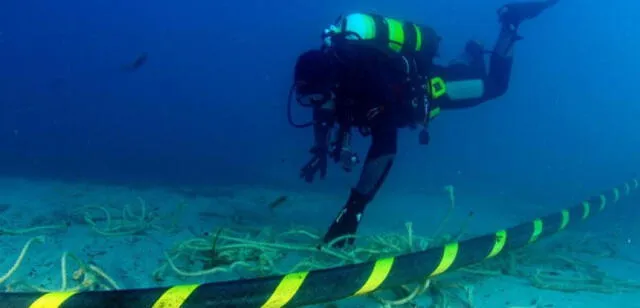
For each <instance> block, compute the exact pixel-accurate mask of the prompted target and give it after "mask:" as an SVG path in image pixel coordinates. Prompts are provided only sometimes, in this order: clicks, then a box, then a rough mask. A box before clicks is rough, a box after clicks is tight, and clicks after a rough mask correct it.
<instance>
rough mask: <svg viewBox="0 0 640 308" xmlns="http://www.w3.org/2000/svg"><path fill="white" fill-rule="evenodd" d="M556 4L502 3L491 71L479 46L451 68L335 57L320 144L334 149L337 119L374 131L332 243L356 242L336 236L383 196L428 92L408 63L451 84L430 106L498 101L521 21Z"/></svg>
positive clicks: (318, 119) (407, 58)
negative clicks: (406, 131)
mask: <svg viewBox="0 0 640 308" xmlns="http://www.w3.org/2000/svg"><path fill="white" fill-rule="evenodd" d="M557 2H558V0H546V1H534V2H524V3H521V2H519V3H510V4H507V5H505V6H503V7H502V8H501V9H500V10H499V11H498V14H499V16H500V21H501V25H502V27H501V31H500V35H499V37H498V40H497V41H496V44H495V46H494V48H493V50H492V51H491V55H490V57H489V68H488V70H487V69H486V67H485V59H484V58H485V57H484V51H483V50H482V49H476V51H475V53H476V54H475V55H474V54H473V53H474V52H473V50H471V51H472V52H471V57H469V59H467V61H465V62H459V63H454V64H450V65H448V66H440V65H435V64H433V63H432V60H433V59H428V60H427V61H424V59H412V55H402V56H400V57H393V56H391V57H384V56H383V57H380V56H379V53H378V54H376V53H375V52H374V53H371V54H370V53H368V52H365V51H360V52H356V53H348V52H347V53H345V54H341V53H340V52H337V55H338V57H337V58H338V59H339V60H340V61H337V62H336V63H337V66H338V70H337V72H338V83H337V86H336V88H335V90H334V92H335V98H334V99H333V102H332V105H331V106H329V105H325V106H323V107H322V108H316V109H315V110H314V121H315V123H316V124H315V125H314V132H315V138H316V143H318V144H317V145H318V146H320V147H322V148H328V144H327V143H328V140H329V137H328V131H329V129H328V127H331V126H333V124H336V122H337V124H338V125H339V126H340V129H342V130H344V131H348V130H350V129H351V128H353V127H358V128H360V129H363V128H364V129H365V130H366V131H367V133H369V134H370V135H371V146H370V148H369V151H368V153H367V157H366V159H365V162H364V165H363V169H362V172H361V174H360V179H359V180H358V183H357V184H356V186H355V188H353V189H352V191H351V195H350V196H349V200H348V201H347V202H346V204H345V205H344V207H343V208H342V210H341V211H340V212H339V214H338V215H337V217H336V219H335V220H334V222H333V223H332V225H331V227H330V228H329V231H328V232H327V234H326V235H325V238H324V240H325V242H335V243H333V244H335V245H337V246H342V245H344V244H345V243H353V238H347V239H342V240H338V241H334V240H335V239H337V238H340V237H342V236H344V235H352V234H355V232H356V230H357V227H358V224H359V222H360V220H361V218H362V215H363V212H364V209H365V207H366V205H367V204H368V203H369V202H370V201H371V200H372V199H373V197H374V196H375V195H376V193H377V192H378V190H379V189H380V187H381V186H382V183H383V182H384V180H385V179H386V177H387V175H388V173H389V170H390V169H391V166H392V165H393V161H394V158H395V155H396V152H397V146H398V145H397V143H398V129H399V128H402V127H406V126H411V125H415V124H416V123H415V119H416V118H415V114H414V113H415V109H412V108H411V102H412V99H413V100H414V102H415V99H416V98H417V99H418V100H419V99H420V98H419V97H417V96H420V95H421V93H422V94H424V91H422V92H421V91H415V88H416V87H415V85H416V84H415V83H409V84H407V82H406V80H407V76H415V74H413V73H414V72H412V71H411V67H414V66H412V65H409V64H410V63H414V64H416V63H420V65H415V67H414V68H416V71H417V72H416V73H417V75H423V74H425V72H426V75H428V76H425V79H429V78H430V77H433V76H437V77H439V78H441V80H442V81H444V84H445V85H446V91H445V94H443V95H442V96H437V97H434V96H432V97H430V99H429V100H430V101H429V106H430V108H429V110H430V111H431V110H435V109H440V110H447V109H458V108H468V107H472V106H476V105H478V104H481V103H483V102H486V101H489V100H492V99H494V98H496V97H499V96H501V95H503V94H504V93H505V92H506V91H507V88H508V86H509V79H510V75H511V66H512V62H513V57H512V47H513V44H514V42H516V41H517V40H519V39H520V37H519V36H518V34H517V29H518V26H519V24H520V23H521V22H522V21H523V20H526V19H530V18H533V17H535V16H537V15H538V14H539V13H540V12H542V11H543V10H545V9H546V8H548V7H550V6H552V5H555V4H556V3H557ZM469 46H470V45H467V47H469ZM472 49H473V48H472ZM467 51H469V49H467ZM414 60H415V61H414ZM423 112H424V108H423Z"/></svg>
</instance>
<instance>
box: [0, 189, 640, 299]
mask: <svg viewBox="0 0 640 308" xmlns="http://www.w3.org/2000/svg"><path fill="white" fill-rule="evenodd" d="M345 198H346V192H345V194H334V195H332V194H327V193H326V192H316V191H311V190H309V191H290V190H287V189H283V188H278V187H267V186H264V187H259V186H224V187H223V186H219V187H207V188H193V187H178V188H176V187H172V188H166V187H164V188H148V187H147V188H131V187H124V186H107V185H97V184H82V183H66V182H55V181H44V180H29V179H20V178H3V179H0V235H2V236H0V247H1V248H0V249H2V250H1V251H2V252H3V254H2V258H0V287H1V288H2V289H3V290H4V291H6V292H15V291H32V290H61V289H74V288H80V289H83V290H89V289H114V288H120V289H129V288H143V287H154V286H166V285H174V284H185V283H202V282H209V281H220V280H229V279H238V278H240V277H239V274H238V271H236V268H235V266H236V265H237V264H236V265H234V264H233V262H232V261H233V260H231V259H236V258H238V259H241V260H243V261H247V260H249V259H250V257H248V256H247V255H246V251H240V250H237V251H234V250H229V251H227V252H225V253H221V254H219V255H216V256H214V257H212V258H209V259H206V260H204V259H202V254H201V253H202V251H203V250H204V248H203V247H204V246H206V245H208V243H210V242H209V241H211V243H213V244H212V245H219V246H220V247H222V245H230V244H229V243H230V241H232V240H233V239H234V238H243V239H245V240H250V241H260V240H264V241H269V240H271V241H273V239H274V238H280V237H282V238H284V237H286V236H290V235H292V233H286V232H290V231H292V230H294V231H295V234H293V235H298V236H300V235H301V237H293V236H292V237H291V238H287V240H289V241H290V242H288V243H290V244H291V246H294V247H304V245H307V244H308V245H313V241H315V240H316V239H314V237H313V236H319V235H321V234H322V232H321V231H324V228H326V227H327V225H328V224H329V222H330V221H331V219H332V218H333V216H334V215H335V214H336V212H337V211H338V210H339V208H340V206H341V205H342V203H343V202H344V200H345ZM454 200H455V202H454V204H452V202H451V201H452V199H451V195H450V194H449V193H448V192H447V191H445V190H443V192H442V194H436V195H427V194H426V193H421V192H405V193H400V192H398V193H386V194H381V195H380V197H379V198H378V199H377V200H376V201H375V202H374V203H373V204H372V205H370V207H369V209H368V212H367V216H366V219H365V220H364V221H363V225H362V229H361V234H362V235H363V236H373V235H378V234H389V232H394V233H396V234H397V235H394V236H404V234H406V233H407V230H408V228H409V229H410V230H411V233H412V234H414V235H415V237H416V238H418V237H420V236H424V239H429V241H431V240H432V242H430V243H431V245H433V243H436V242H437V241H438V237H445V234H459V233H460V232H463V233H464V235H465V237H469V236H472V235H480V234H484V233H487V232H494V231H496V230H498V229H503V228H506V227H509V226H512V225H515V224H517V223H520V222H524V221H528V220H531V219H533V218H536V217H537V216H538V215H541V214H546V212H544V209H542V208H540V207H536V206H533V205H531V204H524V202H523V203H522V204H518V203H517V200H504V199H501V198H495V199H491V198H487V197H478V196H475V197H474V196H469V195H459V196H456V197H455V199H454ZM505 203H508V207H507V204H505ZM471 205H473V206H471ZM484 205H486V206H484ZM505 208H506V209H509V210H505ZM516 209H519V210H516ZM471 213H472V214H471ZM596 219H597V218H596ZM407 222H411V224H407ZM461 228H463V229H464V230H461ZM225 239H226V240H225ZM629 239H630V235H629V233H628V232H627V233H625V232H623V231H621V229H620V228H618V229H616V230H610V229H608V228H600V227H598V228H590V226H588V225H587V226H585V227H584V228H580V229H578V230H568V231H566V232H564V233H562V234H559V235H556V236H553V237H552V238H551V239H548V240H546V241H543V242H541V243H537V244H534V245H532V246H531V247H528V248H525V250H523V251H521V252H519V253H517V254H514V257H513V260H515V263H514V264H512V265H511V268H510V269H509V270H508V271H505V270H504V269H501V268H499V266H497V265H495V264H494V265H490V264H489V265H483V264H481V265H478V266H476V267H473V268H471V269H467V270H460V271H457V272H453V273H447V274H444V275H443V276H442V277H441V278H438V279H435V280H434V281H433V282H432V283H431V285H432V287H433V288H437V292H424V293H421V294H420V295H418V296H416V297H415V298H413V299H412V300H410V301H408V302H407V303H406V304H404V305H401V306H399V307H454V308H455V307H461V308H463V307H478V308H482V307H491V308H496V307H521V308H523V307H527V308H529V307H531V308H536V307H586V308H589V307H640V300H639V299H640V257H638V254H639V253H640V248H639V247H638V246H636V245H635V243H634V242H632V241H630V240H629ZM218 241H219V242H218ZM27 243H28V244H29V245H27V248H28V249H27V250H24V249H23V248H24V247H25V244H27ZM203 245H204V246H203ZM200 248H203V249H200ZM23 251H24V255H23V258H20V255H21V252H23ZM295 253H300V256H299V257H293V258H292V257H291V255H292V254H295ZM304 253H305V252H304V251H303V250H302V249H298V250H295V249H294V250H293V251H292V252H290V253H289V254H287V255H288V257H286V258H284V257H282V255H283V254H281V253H279V252H278V251H274V250H269V254H268V255H267V254H266V253H265V254H264V255H259V256H254V257H255V258H254V259H252V260H253V261H255V262H254V263H255V265H254V266H253V267H250V268H245V270H243V271H242V275H247V274H248V273H252V274H265V273H266V274H269V273H278V272H288V271H289V270H291V269H294V268H296V265H300V261H305V260H306V261H308V260H309V259H308V258H307V257H308V256H305V255H304ZM16 260H20V263H19V266H17V267H15V266H14V264H16ZM168 260H171V261H172V262H168ZM212 260H213V261H212ZM314 260H315V259H314ZM206 262H210V263H211V262H213V264H208V263H206ZM325 265H327V266H329V265H331V264H329V263H325ZM218 266H219V268H220V270H211V269H214V268H218ZM238 266H240V265H238ZM316 266H318V263H316ZM173 267H175V268H173ZM240 267H241V266H240ZM63 268H64V270H63ZM176 269H177V270H176ZM203 269H208V270H207V271H206V272H203ZM5 273H6V275H5ZM540 273H542V276H539V275H538V274H540ZM63 275H64V277H65V279H62V276H63ZM636 281H638V282H636ZM392 294H395V293H390V292H381V293H377V294H376V295H377V297H379V298H387V299H394V298H391V297H389V296H391V295H392ZM434 294H435V295H434ZM438 294H439V296H438ZM395 299H397V298H395ZM323 306H325V305H320V306H318V307H323ZM336 306H337V307H385V304H383V303H381V301H380V299H375V298H373V297H359V298H351V299H347V300H343V301H339V302H336V303H333V304H332V307H336ZM387 306H388V305H387Z"/></svg>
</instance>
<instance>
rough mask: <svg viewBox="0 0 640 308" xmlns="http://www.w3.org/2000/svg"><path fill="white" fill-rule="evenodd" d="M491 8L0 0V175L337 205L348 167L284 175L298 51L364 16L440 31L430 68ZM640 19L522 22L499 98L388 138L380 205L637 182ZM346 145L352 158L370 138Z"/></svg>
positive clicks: (550, 198) (291, 138)
mask: <svg viewBox="0 0 640 308" xmlns="http://www.w3.org/2000/svg"><path fill="white" fill-rule="evenodd" d="M502 4H504V2H503V1H497V0H482V1H480V0H479V1H467V0H447V1H444V0H432V1H382V0H375V1H371V0H370V1H361V0H353V1H335V0H328V1H301V0H290V1H260V0H242V1H240V0H239V1H202V0H198V1H195V0H185V1H165V0H159V1H148V0H139V1H130V0H128V1H123V0H109V1H106V0H101V1H76V0H64V1H37V0H20V1H18V0H4V1H1V2H0V176H2V177H3V178H7V179H11V178H20V179H26V180H38V181H54V182H67V183H70V184H73V185H76V184H78V183H91V184H106V185H117V186H124V187H131V188H149V187H167V188H172V187H197V188H202V187H214V186H217V185H249V186H250V185H258V186H261V187H269V188H272V189H276V190H277V189H286V190H288V191H298V192H300V193H301V194H304V193H305V192H310V193H311V192H312V193H314V194H322V193H330V194H337V195H339V196H342V197H344V198H346V196H347V194H348V190H349V188H350V187H351V186H352V185H354V184H355V181H356V180H357V177H358V175H359V171H360V169H359V168H357V169H356V170H354V172H352V173H344V172H343V171H342V170H341V169H340V168H339V166H335V165H332V166H330V169H329V173H328V176H327V178H326V179H325V180H323V181H316V182H314V183H313V184H307V183H304V182H303V181H302V180H300V179H299V178H298V172H299V169H300V167H302V165H303V164H304V163H305V162H306V161H307V160H308V159H309V158H310V156H309V154H308V150H309V148H310V147H311V145H312V143H313V140H312V133H311V130H310V129H302V130H299V129H295V128H292V127H290V126H289V124H288V123H287V119H286V112H285V111H286V104H287V94H288V91H289V88H290V86H291V82H292V70H293V65H294V62H295V59H296V57H297V55H298V54H299V53H301V52H303V51H305V50H307V49H309V48H314V47H317V46H319V44H320V43H321V42H320V34H321V31H322V30H323V29H324V28H325V27H326V26H327V25H329V24H330V23H331V22H333V20H334V19H335V18H336V17H337V16H339V15H340V14H344V13H348V12H354V11H365V12H377V13H380V14H384V15H387V16H390V17H395V18H399V19H405V20H410V21H414V22H417V23H422V24H427V25H430V26H432V27H434V28H435V30H436V31H437V32H438V34H439V35H440V36H442V37H443V40H442V44H441V49H440V58H439V59H438V61H441V62H443V63H446V62H448V61H450V60H451V59H453V58H455V57H456V56H457V55H458V54H459V53H460V52H461V51H462V49H463V47H464V44H465V42H466V41H467V40H468V39H479V40H481V41H483V42H484V44H485V46H486V47H487V48H491V47H492V44H493V42H494V40H495V38H496V36H497V31H498V22H497V17H496V14H495V12H496V9H497V8H498V7H500V5H502ZM638 11H640V2H637V1H630V0H626V1H623V0H620V1H609V2H607V3H603V2H601V1H577V0H562V1H561V2H560V3H559V4H558V5H557V6H556V7H554V8H553V9H551V10H549V11H547V12H545V13H544V14H542V15H541V16H540V17H538V18H537V19H535V20H534V21H530V22H526V23H524V24H523V25H522V27H521V28H520V32H521V34H522V35H523V36H524V39H523V40H522V41H520V42H518V43H517V45H516V48H515V63H514V71H513V74H512V78H511V82H510V88H509V90H508V92H507V94H506V95H504V96H503V97H501V98H498V99H496V100H494V101H491V102H488V103H486V104H483V105H482V106H479V107H476V108H470V109H465V110H462V111H452V112H445V113H443V114H442V115H441V116H440V117H438V119H437V120H435V121H434V122H433V123H432V126H431V129H430V132H431V143H430V144H429V145H428V146H426V147H425V146H421V145H419V144H418V137H417V135H418V131H411V130H408V129H406V130H403V131H401V133H400V144H399V150H398V156H397V159H396V163H395V164H394V167H393V169H392V171H391V173H390V176H389V178H388V181H387V182H386V183H385V185H384V186H383V188H382V190H381V192H380V194H379V196H380V198H382V200H384V199H392V198H393V194H394V193H395V192H415V191H420V192H425V193H427V194H441V192H442V187H443V186H445V185H455V187H456V189H457V192H459V193H460V194H463V195H464V194H467V195H473V196H478V197H483V196H486V197H489V196H493V197H495V196H499V197H500V198H503V200H521V201H522V200H525V201H523V202H524V203H529V204H536V205H539V207H537V208H536V209H535V213H536V214H544V213H547V212H553V211H556V210H558V209H559V208H558V205H559V204H560V205H567V204H570V203H572V202H575V201H578V200H579V199H580V198H583V197H585V196H590V195H592V194H594V193H597V192H599V191H600V190H601V189H604V188H608V187H611V186H612V185H616V184H618V183H619V182H621V181H626V180H627V179H629V178H631V177H633V176H635V175H636V172H637V171H638V169H639V167H638V166H640V155H639V154H640V134H639V133H638V131H639V126H638V125H639V124H638V122H637V121H638V119H639V118H640V104H639V102H638V98H637V93H638V91H637V89H638V75H637V70H638V69H640V57H638V50H639V47H640V46H639V44H640V43H639V42H640V40H639V38H640V27H638V25H637V24H636V19H637V16H638V13H637V12H638ZM142 53H147V54H148V60H147V62H146V63H145V64H144V65H143V66H142V67H141V68H140V69H138V70H136V71H133V72H131V71H125V70H123V65H125V64H127V63H130V62H131V61H132V60H134V59H135V58H136V57H137V56H138V55H140V54H142ZM294 108H295V110H294V118H295V119H298V121H301V120H303V119H309V117H310V110H306V109H302V108H300V107H299V106H297V105H296V106H294ZM354 142H355V145H356V149H357V151H358V152H359V154H360V155H361V156H364V155H365V153H366V150H367V147H368V144H369V142H370V139H367V138H363V137H360V136H356V137H355V138H354ZM344 200H346V199H344ZM342 202H343V200H341V199H340V198H337V199H335V200H332V201H331V202H329V201H327V202H326V204H325V205H323V206H325V208H324V209H323V210H324V211H326V215H325V216H322V217H321V218H318V219H319V220H317V221H312V220H313V219H314V216H312V215H311V216H309V217H308V219H309V223H310V224H311V223H313V224H318V225H320V226H323V225H327V224H328V222H329V221H330V219H331V217H332V215H333V214H334V213H335V212H337V211H338V210H339V208H340V207H341V206H342ZM42 206H43V207H46V204H43V205H42ZM293 206H294V207H299V208H298V210H297V211H304V207H305V205H304V204H300V205H293ZM374 206H376V207H378V209H377V211H379V212H384V213H386V215H395V214H398V215H401V216H404V217H407V216H411V215H417V213H420V215H423V217H426V218H425V219H423V220H422V222H421V223H422V224H429V223H430V221H429V219H428V217H429V216H430V206H429V204H421V205H419V206H412V205H406V206H403V207H402V211H403V212H401V213H396V212H397V210H396V209H394V208H393V207H392V206H391V205H388V207H385V204H384V203H378V204H374V205H372V206H371V207H374ZM491 206H492V204H483V205H474V206H473V210H474V211H475V212H482V211H484V210H486V209H488V208H490V207H491ZM15 207H16V205H15V204H14V210H19V208H17V209H16V208H15ZM44 210H46V208H44ZM493 210H496V211H513V212H514V213H519V212H521V211H522V212H527V211H528V209H522V208H517V206H514V207H510V208H507V209H505V208H498V209H493ZM529 213H531V212H529ZM618 214H619V215H616V216H615V217H613V218H611V217H610V219H609V220H601V223H600V224H598V225H597V226H598V228H602V229H606V228H607V225H606V222H607V221H608V222H610V223H611V224H612V225H613V224H614V223H615V224H622V223H625V221H623V220H622V219H625V218H623V216H624V217H626V219H627V220H628V221H626V223H628V224H633V222H634V221H635V219H636V218H638V214H636V211H631V210H629V209H626V210H625V211H624V213H618ZM522 219H523V220H524V219H526V217H525V218H522ZM434 224H435V221H434ZM506 226H507V223H505V224H503V225H493V226H490V227H487V228H486V229H483V230H493V229H498V228H504V227H506ZM638 235H640V234H639V233H631V232H630V233H628V234H627V237H628V238H635V237H637V236H638ZM132 287H133V286H132Z"/></svg>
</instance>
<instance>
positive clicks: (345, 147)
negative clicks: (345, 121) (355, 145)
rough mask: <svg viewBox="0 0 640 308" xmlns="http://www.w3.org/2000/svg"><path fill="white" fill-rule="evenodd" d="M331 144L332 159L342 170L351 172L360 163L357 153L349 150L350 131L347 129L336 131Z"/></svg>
mask: <svg viewBox="0 0 640 308" xmlns="http://www.w3.org/2000/svg"><path fill="white" fill-rule="evenodd" d="M331 146H332V149H331V157H332V158H333V161H334V162H336V163H339V164H340V165H341V166H342V169H343V170H344V171H346V172H351V171H352V170H353V168H354V167H355V166H356V165H357V164H359V163H360V157H358V154H357V153H355V152H354V151H352V150H351V133H350V132H349V131H338V137H337V140H336V141H335V142H333V143H332V144H331Z"/></svg>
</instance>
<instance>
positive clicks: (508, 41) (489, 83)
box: [485, 24, 520, 97]
mask: <svg viewBox="0 0 640 308" xmlns="http://www.w3.org/2000/svg"><path fill="white" fill-rule="evenodd" d="M519 39H520V37H519V36H518V33H517V31H516V29H514V28H512V27H511V26H510V25H507V24H502V27H501V29H500V34H499V35H498V40H497V41H496V43H495V46H494V48H493V52H492V53H491V59H490V60H489V73H488V76H487V80H486V84H485V86H486V91H487V93H486V94H485V95H486V96H487V97H498V96H501V95H503V94H504V93H505V92H507V89H508V88H509V79H510V78H511V67H512V66H513V46H514V44H515V42H516V41H517V40H519Z"/></svg>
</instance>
